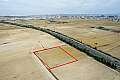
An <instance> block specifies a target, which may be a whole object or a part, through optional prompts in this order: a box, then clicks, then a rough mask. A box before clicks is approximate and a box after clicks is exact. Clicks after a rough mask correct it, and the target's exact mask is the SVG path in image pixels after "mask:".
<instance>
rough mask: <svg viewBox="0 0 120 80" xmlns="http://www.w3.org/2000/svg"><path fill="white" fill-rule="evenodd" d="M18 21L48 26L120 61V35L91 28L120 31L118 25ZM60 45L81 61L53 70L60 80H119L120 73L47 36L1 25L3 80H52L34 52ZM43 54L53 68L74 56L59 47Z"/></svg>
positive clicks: (0, 56) (1, 68)
mask: <svg viewBox="0 0 120 80" xmlns="http://www.w3.org/2000/svg"><path fill="white" fill-rule="evenodd" d="M16 22H18V23H23V24H24V23H26V24H33V25H35V26H36V27H47V28H50V29H53V30H56V31H59V32H62V33H64V34H66V35H68V36H71V37H74V38H76V39H78V40H80V41H82V42H83V43H86V44H89V45H91V46H93V47H97V48H98V49H100V50H103V51H105V52H108V53H109V54H111V55H113V56H115V57H118V58H120V54H119V52H120V46H119V45H120V44H119V43H120V33H114V32H110V31H104V30H99V29H95V28H91V27H92V26H93V27H95V26H101V25H103V26H105V27H108V26H110V28H114V29H120V28H119V26H120V25H119V24H118V23H116V25H115V23H111V22H106V23H105V21H103V22H104V23H100V22H99V21H98V22H96V21H93V22H90V21H77V22H76V21H69V23H67V24H53V23H49V24H48V23H47V21H45V22H44V21H42V22H41V20H40V21H39V20H37V21H36V20H29V21H22V22H21V21H16ZM33 22H34V23H33ZM81 22H82V23H81ZM93 23H94V24H93ZM108 23H110V24H108ZM40 24H41V25H42V26H40ZM38 25H39V26H38ZM58 45H60V46H62V45H64V46H62V48H64V49H65V50H67V51H69V52H71V54H72V55H73V56H74V57H76V59H77V60H78V61H76V62H73V63H71V64H67V65H64V66H61V67H57V68H54V69H51V71H52V72H53V73H54V74H55V76H57V77H58V78H59V79H60V80H120V73H119V72H117V71H115V70H113V69H111V68H109V67H107V66H105V65H103V64H101V63H99V62H97V61H95V60H94V59H92V58H91V57H89V56H87V55H85V53H83V52H80V51H78V50H76V49H75V48H73V47H70V46H69V45H67V44H65V43H63V42H61V41H59V40H58V39H56V38H54V37H52V36H50V35H48V34H46V33H43V32H40V31H36V30H32V29H25V28H19V27H17V26H11V25H6V24H0V80H50V76H49V74H47V73H46V72H45V71H44V70H43V69H42V68H41V66H39V64H37V63H36V62H35V60H34V57H33V53H32V51H35V50H37V49H44V48H50V47H54V46H58ZM40 53H42V54H41V55H39V56H40V57H43V58H44V60H46V62H47V63H48V64H49V65H50V66H54V65H56V64H61V63H64V62H66V61H69V60H71V57H69V56H68V57H67V56H66V55H65V53H64V52H62V51H61V50H60V49H59V48H56V49H52V50H50V51H46V52H40ZM44 54H45V55H44ZM46 54H51V55H50V56H48V55H46ZM66 57H67V58H66Z"/></svg>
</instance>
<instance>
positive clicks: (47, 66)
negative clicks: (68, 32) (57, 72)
mask: <svg viewBox="0 0 120 80" xmlns="http://www.w3.org/2000/svg"><path fill="white" fill-rule="evenodd" d="M53 48H60V49H61V50H62V51H64V52H65V53H66V54H67V55H69V56H70V57H72V58H73V59H74V60H73V61H69V62H66V63H63V64H59V65H56V66H53V67H50V66H49V65H48V64H47V63H45V62H44V61H43V60H42V59H41V58H40V57H38V55H37V54H36V52H38V51H45V50H49V49H53ZM33 53H34V54H35V55H36V56H37V57H38V59H39V60H40V61H41V62H42V63H43V65H44V66H45V67H46V68H47V69H48V70H49V71H51V69H54V68H57V67H61V66H64V65H67V64H71V63H73V62H76V61H78V60H77V59H76V58H75V57H74V56H73V55H71V52H69V51H67V50H65V49H64V48H62V47H61V46H55V47H52V48H47V49H42V50H36V51H34V52H33Z"/></svg>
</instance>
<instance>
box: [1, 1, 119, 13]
mask: <svg viewBox="0 0 120 80" xmlns="http://www.w3.org/2000/svg"><path fill="white" fill-rule="evenodd" d="M3 1H4V2H3ZM119 3H120V0H109V1H108V0H9V1H8V0H2V2H1V1H0V12H1V13H0V15H5V14H6V15H8V14H13V15H14V14H21V15H22V14H26V15H29V14H33V15H39V14H59V13H60V14H61V13H62V14H64V13H73V14H75V13H77V14H82V13H83V14H89V13H90V14H93V13H94V14H96V13H101V14H102V13H120V7H119ZM8 11H9V12H8ZM6 12H7V13H6Z"/></svg>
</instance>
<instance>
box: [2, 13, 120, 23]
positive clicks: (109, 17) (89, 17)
mask: <svg viewBox="0 0 120 80" xmlns="http://www.w3.org/2000/svg"><path fill="white" fill-rule="evenodd" d="M18 19H24V20H28V19H47V20H59V19H78V20H82V19H85V20H109V21H114V22H120V15H111V14H110V15H103V14H102V15H100V14H99V15H98V14H94V15H91V14H59V15H32V16H0V20H18Z"/></svg>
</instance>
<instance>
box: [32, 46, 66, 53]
mask: <svg viewBox="0 0 120 80" xmlns="http://www.w3.org/2000/svg"><path fill="white" fill-rule="evenodd" d="M60 46H64V45H60ZM60 46H55V47H51V48H45V49H38V50H35V51H34V52H39V51H45V50H49V49H53V48H57V47H60Z"/></svg>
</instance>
